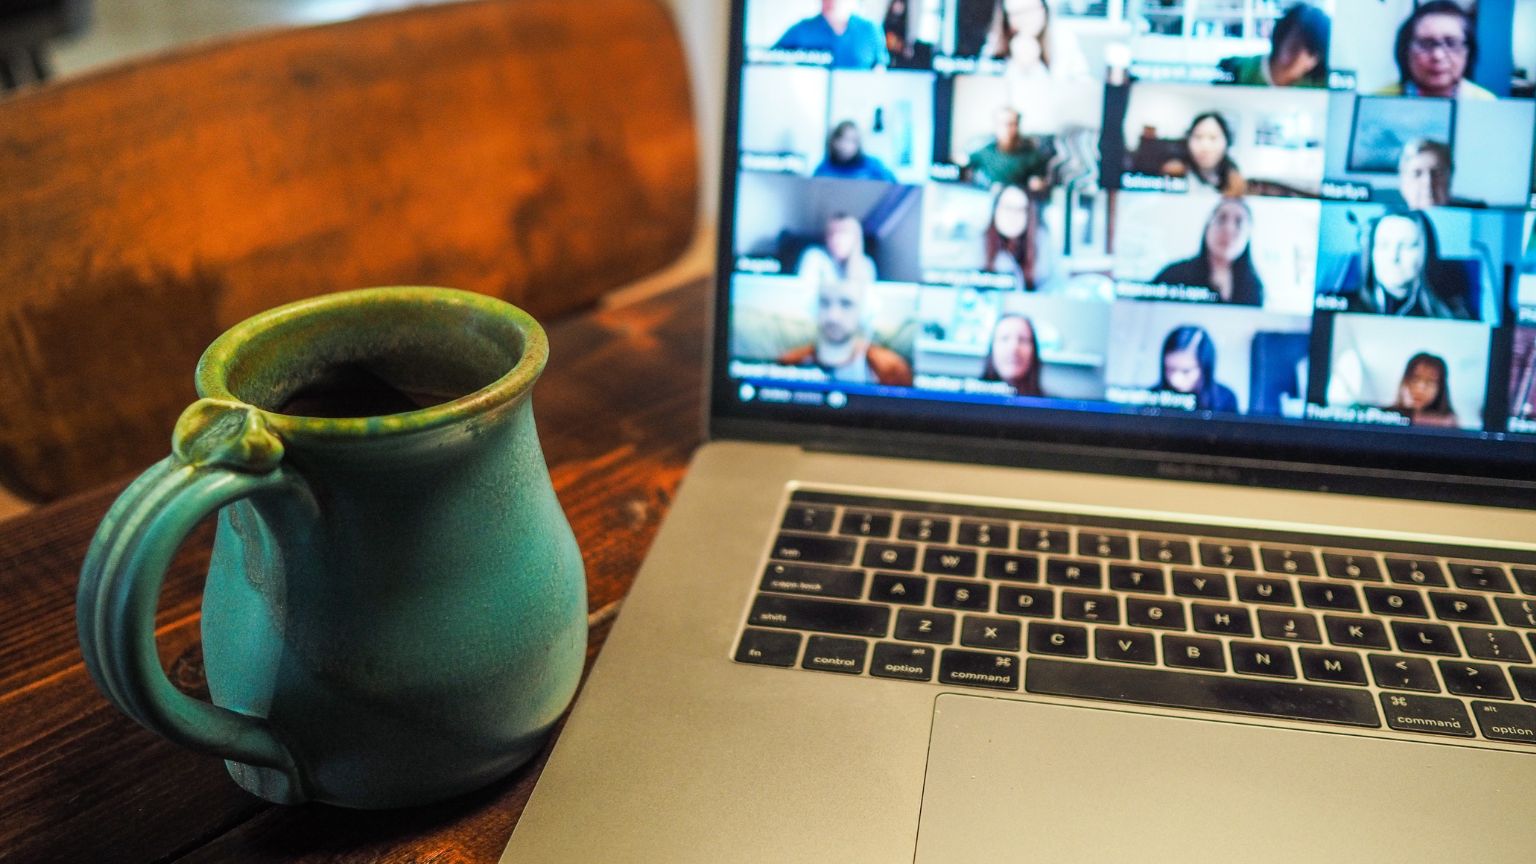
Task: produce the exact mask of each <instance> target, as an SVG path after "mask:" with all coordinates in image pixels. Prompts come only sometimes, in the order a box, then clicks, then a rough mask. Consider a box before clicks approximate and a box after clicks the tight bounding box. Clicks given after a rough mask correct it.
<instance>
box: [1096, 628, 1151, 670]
mask: <svg viewBox="0 0 1536 864" xmlns="http://www.w3.org/2000/svg"><path fill="white" fill-rule="evenodd" d="M1093 656H1095V657H1097V658H1099V659H1100V660H1110V661H1113V662H1116V663H1143V664H1146V665H1152V664H1155V663H1156V662H1157V639H1156V637H1154V636H1153V635H1152V634H1151V633H1136V632H1133V631H1131V630H1111V629H1110V628H1108V627H1100V628H1099V629H1098V630H1096V631H1094V634H1093Z"/></svg>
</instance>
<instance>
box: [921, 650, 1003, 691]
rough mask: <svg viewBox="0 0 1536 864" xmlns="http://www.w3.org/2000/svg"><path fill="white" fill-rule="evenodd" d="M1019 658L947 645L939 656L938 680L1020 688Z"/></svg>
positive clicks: (949, 682) (997, 688)
mask: <svg viewBox="0 0 1536 864" xmlns="http://www.w3.org/2000/svg"><path fill="white" fill-rule="evenodd" d="M1019 672H1020V669H1019V659H1018V658H1017V657H1012V656H1010V655H1007V654H988V653H984V652H981V651H962V650H961V649H959V648H948V649H945V651H944V655H943V656H942V657H941V658H939V683H940V684H959V685H962V686H965V687H989V688H991V689H993V690H1017V689H1019Z"/></svg>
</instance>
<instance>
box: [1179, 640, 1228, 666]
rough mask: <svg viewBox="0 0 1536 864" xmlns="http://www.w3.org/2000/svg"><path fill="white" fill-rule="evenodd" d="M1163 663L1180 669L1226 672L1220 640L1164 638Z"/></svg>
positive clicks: (1225, 662)
mask: <svg viewBox="0 0 1536 864" xmlns="http://www.w3.org/2000/svg"><path fill="white" fill-rule="evenodd" d="M1163 662H1164V663H1167V664H1168V665H1169V666H1177V667H1178V668H1180V669H1204V670H1205V671H1207V672H1225V671H1227V658H1226V656H1225V655H1224V654H1223V653H1222V650H1221V640H1219V639H1205V638H1202V637H1199V636H1164V637H1163Z"/></svg>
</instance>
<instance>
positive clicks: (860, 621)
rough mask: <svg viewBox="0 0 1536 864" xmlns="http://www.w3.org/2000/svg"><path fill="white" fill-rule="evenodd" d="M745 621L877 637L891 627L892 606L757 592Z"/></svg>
mask: <svg viewBox="0 0 1536 864" xmlns="http://www.w3.org/2000/svg"><path fill="white" fill-rule="evenodd" d="M747 623H748V624H751V625H752V626H755V627H780V628H784V629H787V630H814V631H816V632H818V633H838V634H842V635H846V636H877V637H879V636H884V635H885V634H886V630H887V628H889V627H890V623H891V610H890V609H889V608H888V607H885V606H871V605H869V604H867V603H838V602H835V601H830V600H809V599H805V598H801V597H773V596H769V595H767V594H759V595H758V597H757V599H756V600H755V601H753V603H752V613H751V614H750V615H749V616H748V617H747Z"/></svg>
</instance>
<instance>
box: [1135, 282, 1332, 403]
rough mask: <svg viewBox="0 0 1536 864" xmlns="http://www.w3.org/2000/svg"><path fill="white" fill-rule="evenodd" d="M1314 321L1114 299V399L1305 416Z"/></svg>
mask: <svg viewBox="0 0 1536 864" xmlns="http://www.w3.org/2000/svg"><path fill="white" fill-rule="evenodd" d="M1310 326H1311V319H1309V318H1307V317H1305V316H1297V315H1275V314H1270V313H1266V312H1261V311H1259V310H1256V309H1237V308H1231V307H1220V306H1191V305H1188V304H1183V303H1136V302H1120V303H1116V304H1114V307H1113V308H1112V310H1111V312H1110V327H1111V330H1112V332H1113V333H1114V334H1115V337H1114V341H1113V342H1112V343H1111V344H1110V347H1109V364H1108V368H1107V371H1106V378H1107V380H1108V382H1109V385H1108V389H1107V391H1106V392H1107V396H1108V398H1109V400H1110V401H1112V402H1118V403H1121V404H1124V405H1134V406H1140V407H1148V408H1154V407H1155V408H1162V409H1168V410H1173V411H1211V412H1217V413H1224V414H1263V415H1271V416H1282V417H1300V416H1302V413H1303V408H1304V405H1305V399H1306V393H1307V376H1308V361H1307V350H1308V345H1309V341H1310V338H1311V337H1310Z"/></svg>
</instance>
